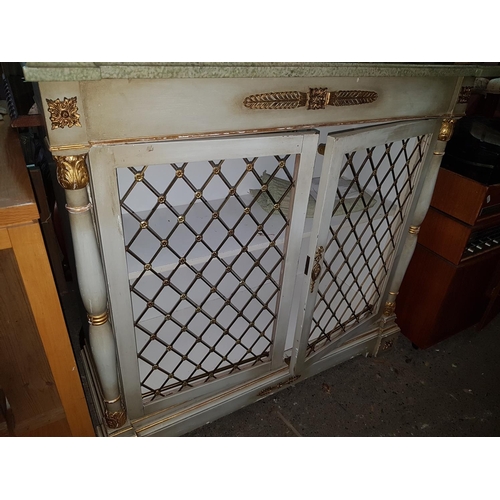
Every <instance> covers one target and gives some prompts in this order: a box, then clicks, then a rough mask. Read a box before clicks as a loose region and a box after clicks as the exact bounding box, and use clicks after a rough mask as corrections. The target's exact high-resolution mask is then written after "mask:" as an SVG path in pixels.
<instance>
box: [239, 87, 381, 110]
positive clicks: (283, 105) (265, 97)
mask: <svg viewBox="0 0 500 500" xmlns="http://www.w3.org/2000/svg"><path fill="white" fill-rule="evenodd" d="M377 97H378V94H377V93H376V92H373V91H371V90H336V91H333V92H330V91H329V90H328V89H326V88H316V89H312V88H310V89H309V92H299V91H295V90H292V91H286V92H268V93H265V94H254V95H250V96H248V97H247V98H245V100H244V101H243V106H245V107H246V108H249V109H295V108H301V107H307V109H325V108H326V106H356V105H359V104H368V103H370V102H374V101H375V100H376V99H377Z"/></svg>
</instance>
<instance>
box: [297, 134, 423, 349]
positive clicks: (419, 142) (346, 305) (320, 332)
mask: <svg viewBox="0 0 500 500" xmlns="http://www.w3.org/2000/svg"><path fill="white" fill-rule="evenodd" d="M424 140H425V136H419V137H414V138H408V139H404V140H401V141H396V142H392V143H388V144H384V145H379V146H376V147H372V148H367V149H364V150H357V151H354V152H351V153H348V154H346V155H345V163H344V165H343V167H342V170H341V173H340V178H341V181H340V182H339V189H338V190H337V199H336V201H335V207H334V210H333V216H332V219H331V223H330V227H329V237H328V241H327V244H326V245H325V250H324V254H323V260H322V271H321V274H320V277H319V284H318V293H317V298H316V303H315V308H314V313H313V318H312V324H311V331H310V336H309V343H308V353H307V354H308V355H310V354H312V353H313V352H316V351H317V350H318V349H320V348H321V347H323V346H325V345H327V344H328V343H330V342H331V341H333V340H335V339H338V338H339V337H340V336H342V335H343V334H344V333H345V332H346V331H348V330H350V329H351V328H353V327H354V326H356V325H357V324H359V323H360V322H361V321H362V320H364V319H366V318H369V317H370V316H372V315H373V314H374V312H375V311H376V309H377V307H378V305H379V301H380V298H381V294H382V291H383V288H384V286H385V282H386V278H387V276H388V272H389V269H390V267H391V261H392V259H393V258H394V255H395V252H396V249H397V244H398V242H399V239H400V236H401V231H402V228H403V224H404V220H405V216H406V213H407V211H408V209H409V206H410V203H411V200H412V198H413V193H414V190H415V185H416V181H417V179H418V173H419V171H420V169H421V165H422V159H423V155H424V149H425V147H424V145H425V143H424Z"/></svg>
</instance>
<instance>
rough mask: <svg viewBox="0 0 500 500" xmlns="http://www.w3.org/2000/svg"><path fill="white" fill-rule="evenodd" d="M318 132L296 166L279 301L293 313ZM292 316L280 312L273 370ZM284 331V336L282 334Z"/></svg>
mask: <svg viewBox="0 0 500 500" xmlns="http://www.w3.org/2000/svg"><path fill="white" fill-rule="evenodd" d="M318 140H319V133H318V132H314V133H311V134H308V135H305V136H304V140H303V145H302V152H301V154H300V158H298V165H296V167H295V173H294V182H295V190H294V191H293V195H292V198H291V200H290V206H291V207H293V208H292V212H291V217H290V222H291V223H290V228H289V231H288V232H287V237H286V239H285V242H284V245H283V248H286V261H285V265H284V266H283V270H282V274H283V280H282V285H281V290H282V292H280V295H281V297H280V298H279V304H280V306H279V308H280V309H279V310H280V312H281V311H282V310H283V309H284V310H285V311H290V310H291V306H292V300H293V292H294V288H295V286H296V275H297V272H296V271H297V266H298V263H299V258H300V248H301V241H302V234H303V230H304V224H305V220H306V213H307V204H308V201H309V194H310V189H311V181H312V176H313V171H314V160H315V158H316V151H317V147H318ZM289 320H290V317H289V314H280V313H278V320H277V322H276V328H275V332H282V333H281V334H279V335H276V334H275V339H274V343H273V348H272V350H271V360H272V361H271V369H272V370H276V369H279V368H280V367H281V366H282V365H283V355H284V350H285V341H286V332H287V331H288V323H289ZM283 332H284V333H283Z"/></svg>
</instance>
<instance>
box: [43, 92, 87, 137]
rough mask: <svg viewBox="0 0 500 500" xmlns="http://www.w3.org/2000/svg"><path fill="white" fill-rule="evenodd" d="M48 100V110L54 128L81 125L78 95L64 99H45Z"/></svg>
mask: <svg viewBox="0 0 500 500" xmlns="http://www.w3.org/2000/svg"><path fill="white" fill-rule="evenodd" d="M45 100H46V101H47V105H48V108H47V111H48V112H49V113H50V117H49V118H50V122H51V123H52V130H54V129H56V128H64V127H69V128H71V127H81V126H82V125H81V123H80V115H79V114H78V106H77V105H76V97H70V98H69V99H68V98H67V97H65V98H64V100H63V101H60V100H59V99H55V100H53V99H45Z"/></svg>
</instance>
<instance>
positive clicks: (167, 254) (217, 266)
mask: <svg viewBox="0 0 500 500" xmlns="http://www.w3.org/2000/svg"><path fill="white" fill-rule="evenodd" d="M350 128H353V127H350ZM340 130H345V127H324V128H322V129H320V142H324V141H325V140H326V137H327V135H328V134H330V133H334V132H338V131H340ZM423 149H424V148H423V137H414V138H408V139H404V140H402V141H395V142H394V143H390V144H381V145H378V146H375V147H372V148H360V149H359V150H357V151H353V152H352V153H350V154H347V155H345V160H344V162H343V166H342V169H341V172H340V179H339V184H338V189H337V192H336V199H335V201H334V209H333V213H332V216H331V221H330V225H329V232H328V236H327V244H326V246H325V249H324V254H323V255H322V272H321V274H320V276H319V285H318V294H317V297H316V304H315V307H314V312H313V317H312V323H311V327H310V334H309V352H314V351H315V350H317V349H318V348H320V347H321V346H323V345H325V343H328V342H330V341H332V340H333V339H334V338H336V336H338V335H341V334H342V333H344V332H346V331H347V330H348V329H349V328H351V327H353V326H355V325H357V324H359V323H360V322H361V321H362V320H363V319H366V318H368V317H370V316H372V315H374V314H375V313H376V311H377V308H378V307H379V302H380V299H381V296H382V292H383V288H384V286H385V281H386V279H387V277H388V273H389V270H390V268H391V262H392V259H393V258H394V256H395V253H396V249H397V244H398V242H399V238H400V236H401V231H402V227H403V225H404V222H405V215H406V213H407V211H408V209H409V207H410V202H411V199H412V194H413V192H414V190H415V186H416V183H417V181H418V174H419V172H420V167H421V163H422V157H423V153H424V151H423ZM297 157H298V155H287V156H283V157H280V156H265V157H259V158H241V159H229V160H225V159H220V158H219V159H211V158H207V161H198V162H189V163H177V164H162V165H147V166H144V165H137V166H135V167H130V168H118V169H117V184H118V191H119V197H120V205H121V217H122V226H123V238H124V245H125V249H126V256H127V267H128V273H129V283H130V287H131V302H132V308H133V316H134V322H135V333H136V344H137V352H138V363H139V372H140V378H141V392H142V395H143V398H144V399H145V400H151V399H154V398H155V397H157V396H159V395H160V394H161V395H165V394H167V395H168V394H171V393H172V392H174V391H179V390H182V389H184V388H185V387H193V386H195V385H197V384H202V383H204V382H208V381H210V380H211V379H213V378H215V377H217V378H219V377H220V376H222V375H224V374H229V373H233V372H234V371H237V370H242V369H246V368H248V367H251V366H255V365H256V364H258V363H263V362H265V361H267V360H268V359H269V355H270V350H271V346H272V343H273V339H274V336H275V335H276V332H275V327H276V322H277V317H278V313H279V311H278V307H279V303H280V293H281V283H282V278H283V270H284V263H285V257H286V250H287V242H288V237H289V235H288V228H289V226H290V217H291V215H292V207H293V195H294V182H295V179H296V176H297V168H298V161H297ZM322 165H323V157H322V156H320V155H317V157H316V160H315V165H314V171H313V175H312V184H311V193H310V196H309V202H308V205H307V207H305V206H302V207H297V206H295V207H293V210H305V211H306V218H305V224H304V227H303V228H302V231H301V235H300V239H299V240H295V241H301V252H300V259H299V265H298V267H297V269H296V271H295V272H296V286H295V288H294V292H293V300H292V305H291V314H290V318H289V320H288V325H289V326H288V331H287V334H286V341H285V351H284V357H286V356H288V355H289V352H290V350H291V347H292V344H293V340H294V335H295V329H296V323H297V318H298V315H299V310H300V309H301V308H302V307H303V304H302V300H303V293H302V290H303V287H304V286H309V280H310V269H311V266H312V265H313V264H314V262H313V257H314V256H308V250H309V238H310V236H311V231H312V229H313V216H314V209H315V205H316V199H317V196H318V189H319V183H320V179H321V176H322V173H323V172H322ZM326 196H332V193H326Z"/></svg>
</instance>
